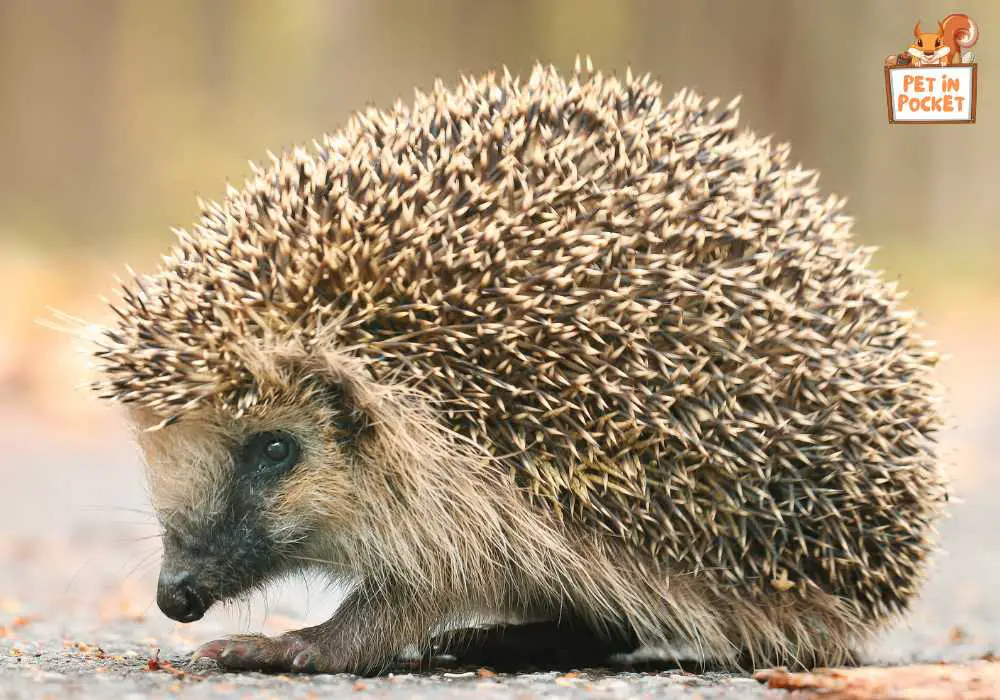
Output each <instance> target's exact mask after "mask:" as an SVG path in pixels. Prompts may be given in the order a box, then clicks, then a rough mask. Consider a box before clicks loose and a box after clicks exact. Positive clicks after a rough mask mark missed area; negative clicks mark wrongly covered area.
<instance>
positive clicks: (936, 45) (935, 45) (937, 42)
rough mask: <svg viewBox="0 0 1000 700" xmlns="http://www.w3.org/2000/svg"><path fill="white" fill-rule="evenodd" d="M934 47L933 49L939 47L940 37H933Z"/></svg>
mask: <svg viewBox="0 0 1000 700" xmlns="http://www.w3.org/2000/svg"><path fill="white" fill-rule="evenodd" d="M934 48H935V49H939V48H941V40H940V39H935V40H934Z"/></svg>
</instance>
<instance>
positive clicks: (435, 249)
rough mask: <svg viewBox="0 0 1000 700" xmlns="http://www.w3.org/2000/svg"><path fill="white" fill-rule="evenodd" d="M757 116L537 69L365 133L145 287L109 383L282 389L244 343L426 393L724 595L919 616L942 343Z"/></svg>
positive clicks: (224, 207) (124, 392)
mask: <svg viewBox="0 0 1000 700" xmlns="http://www.w3.org/2000/svg"><path fill="white" fill-rule="evenodd" d="M734 110H735V104H730V105H729V106H728V107H727V108H725V109H723V110H721V111H717V105H716V103H715V102H711V103H708V104H704V103H703V102H702V100H701V99H700V98H698V97H697V96H695V95H693V94H691V93H688V92H682V93H680V94H678V95H677V96H676V97H674V98H673V99H672V100H671V101H670V102H669V104H666V105H663V104H662V103H661V101H660V88H659V86H658V85H656V84H654V83H653V82H652V81H651V80H649V78H648V77H643V78H639V79H634V78H632V76H631V75H629V76H627V78H626V79H625V80H624V81H618V80H616V79H614V78H605V77H602V76H601V75H600V74H590V73H588V74H580V73H579V72H578V73H577V74H576V75H575V76H574V77H573V78H571V79H570V80H568V81H565V80H563V79H562V78H560V77H559V75H558V74H557V73H556V72H555V71H554V69H551V68H542V67H538V68H536V70H535V71H534V72H533V73H532V75H531V77H530V78H529V80H528V82H527V83H526V84H525V85H523V86H522V85H520V84H519V82H518V81H517V80H514V79H513V78H511V77H510V76H509V75H507V74H504V76H503V77H501V78H499V79H496V78H494V77H493V76H489V77H487V78H486V79H484V80H479V81H472V80H465V81H464V82H463V83H462V85H461V87H459V88H457V89H455V90H454V91H449V90H446V89H445V88H444V87H443V86H442V85H440V84H438V85H436V86H435V89H434V91H433V92H432V93H430V94H429V95H420V94H418V95H417V98H416V101H415V104H414V105H413V106H412V107H405V106H403V105H401V104H397V105H396V106H395V107H394V108H393V109H391V110H388V111H377V110H369V111H367V112H365V113H363V114H358V115H356V116H355V117H354V118H353V119H352V120H351V122H350V123H349V124H348V125H347V127H346V128H345V129H344V130H343V131H342V132H340V133H338V134H336V135H333V136H331V137H327V138H325V139H324V140H323V143H322V144H317V145H316V146H315V148H314V150H313V151H312V152H306V151H304V150H301V149H296V150H295V151H294V152H292V153H291V154H290V155H285V156H283V157H281V158H275V159H274V160H273V163H272V165H271V167H269V168H267V169H256V170H255V172H254V176H253V178H252V179H251V180H250V181H248V182H247V183H246V185H245V186H244V187H243V188H242V189H240V190H233V189H231V190H230V191H229V193H228V195H227V197H226V199H225V200H224V201H223V202H222V203H221V204H215V203H211V204H208V205H207V206H206V207H205V208H204V214H203V216H202V219H201V221H200V223H199V224H198V226H197V227H196V229H195V231H194V232H193V233H192V234H187V233H184V232H180V234H179V235H180V237H181V243H180V246H179V247H178V248H177V249H176V250H175V252H174V253H173V254H172V256H171V257H169V258H166V259H165V261H164V265H163V267H162V270H161V271H160V272H158V273H156V274H154V275H152V276H147V277H142V278H137V279H135V280H134V281H133V282H132V283H130V284H129V285H128V286H127V287H126V288H125V290H124V293H123V299H124V306H125V309H124V311H123V312H122V314H121V315H122V320H121V322H120V323H119V324H118V327H117V328H115V329H113V330H109V331H108V333H107V339H106V342H105V345H104V347H103V348H102V350H101V351H100V352H99V353H98V354H99V356H100V359H101V360H102V362H103V365H104V369H105V377H104V380H103V381H102V382H101V383H100V385H99V389H100V390H101V391H102V392H103V393H104V394H105V395H107V396H111V397H115V398H117V399H119V400H123V401H139V402H142V403H144V404H146V405H148V406H150V407H152V408H154V409H155V410H157V411H158V412H160V413H161V414H163V416H164V417H165V418H174V417H180V416H182V415H183V414H184V413H185V412H187V411H190V410H191V409H193V408H195V407H197V406H199V405H203V404H206V403H211V404H217V405H220V406H223V407H227V408H229V409H231V410H233V411H234V412H236V413H240V412H242V411H245V410H246V409H248V408H249V407H250V406H252V405H254V404H258V403H266V402H267V401H268V399H269V397H268V394H267V391H268V390H267V388H266V387H259V386H257V384H256V381H255V379H254V377H253V376H252V374H251V373H250V372H249V370H248V369H247V368H246V366H245V364H244V363H243V360H242V357H243V356H244V355H243V353H242V350H241V348H245V347H249V346H252V344H254V343H259V342H261V341H262V339H265V338H272V337H273V338H278V339H287V338H294V339H296V341H298V342H301V343H303V344H304V345H305V346H306V347H314V346H320V347H325V346H326V345H327V344H330V345H332V346H334V347H337V348H339V349H342V350H345V349H346V350H347V351H349V352H351V353H352V354H354V355H356V356H357V357H359V358H362V359H363V360H365V361H366V362H367V365H368V369H369V371H370V373H371V375H372V377H373V378H375V379H380V378H386V377H388V376H390V375H391V376H394V377H399V376H401V377H403V378H405V379H408V380H410V381H412V382H414V383H415V384H417V385H418V386H419V388H420V389H421V390H422V391H423V392H425V393H426V394H427V395H428V396H429V397H430V398H432V399H434V400H435V402H436V404H437V406H438V407H439V410H440V412H441V417H442V421H443V422H444V424H446V425H448V426H449V427H452V428H454V429H455V430H457V431H458V432H460V433H462V434H463V435H465V436H467V437H470V438H472V439H473V440H475V441H476V442H477V443H478V444H480V445H481V446H482V447H483V448H484V449H486V450H488V451H490V452H491V453H493V454H494V455H495V456H497V457H498V458H500V459H503V460H504V462H505V463H506V464H507V465H509V468H510V472H511V474H512V475H513V478H515V479H516V481H517V482H518V483H519V484H521V485H522V486H523V487H524V488H525V490H526V492H527V493H528V494H529V496H530V497H531V498H532V499H533V500H534V502H535V503H537V504H538V505H539V507H543V508H547V509H550V510H552V511H553V512H554V513H556V514H557V515H558V516H559V517H561V518H563V519H564V520H565V521H566V522H567V523H568V524H569V525H570V526H571V527H580V528H583V529H586V528H591V529H592V528H598V529H600V530H602V531H606V532H607V533H609V534H610V535H611V536H613V537H620V538H623V539H624V540H625V541H627V542H629V543H630V544H632V545H634V546H636V547H638V548H640V550H641V551H644V552H646V553H647V554H648V555H651V556H653V557H655V558H656V559H658V560H661V561H669V562H672V565H673V566H674V567H675V569H676V568H679V569H680V570H683V571H691V572H695V571H702V572H704V573H706V575H707V576H708V577H709V578H710V579H711V580H713V581H714V582H715V583H714V584H713V585H715V586H717V587H719V588H727V587H732V586H737V587H740V588H742V589H744V590H745V591H746V592H747V593H748V594H757V593H762V592H764V591H766V590H767V589H768V586H769V585H773V586H775V587H777V588H779V589H781V588H784V587H787V585H788V583H789V582H790V583H791V584H794V585H798V586H800V587H801V588H802V590H805V589H806V588H808V587H810V586H816V585H819V586H821V587H823V588H824V589H826V590H828V591H829V592H834V593H838V594H843V595H846V596H848V597H849V598H852V599H856V600H858V601H860V603H861V605H862V607H863V608H865V609H871V610H877V611H883V610H894V609H896V608H898V607H900V606H901V605H903V604H904V602H905V599H906V597H907V596H908V595H909V594H910V592H911V589H912V585H913V582H914V581H915V579H916V577H917V573H918V570H919V569H920V567H921V566H922V561H923V559H924V558H925V555H926V553H927V551H928V550H929V548H930V544H929V542H928V536H929V533H930V529H931V523H932V521H933V519H934V518H935V517H936V513H937V510H938V507H939V501H940V500H941V499H942V498H943V487H942V485H941V478H940V475H939V473H938V471H937V468H936V460H935V455H934V449H933V433H934V431H935V430H936V428H937V425H938V418H937V413H936V408H935V407H934V405H933V393H934V392H933V385H932V383H931V382H930V380H929V378H928V370H929V368H930V367H931V366H932V365H933V364H934V362H935V360H936V356H935V355H934V353H933V352H932V350H931V349H930V348H929V346H928V345H927V344H926V343H924V342H923V341H922V340H921V339H920V338H919V337H918V335H917V334H916V333H915V332H914V330H913V327H912V321H911V318H910V317H909V316H908V315H907V314H905V313H904V312H902V311H901V310H900V309H899V308H898V306H897V301H896V294H895V291H894V289H893V288H892V286H891V285H888V284H886V283H884V282H883V281H882V280H881V279H880V277H879V276H878V275H877V274H876V273H874V272H872V271H870V270H869V269H868V267H867V266H868V263H869V251H867V250H864V249H861V248H858V247H856V246H855V245H854V244H853V243H852V241H851V234H850V230H849V227H850V221H849V219H848V218H846V217H845V216H843V215H842V213H841V203H840V202H839V201H837V200H836V199H833V198H828V199H827V198H821V197H820V196H819V195H818V193H817V190H816V187H815V176H814V174H813V173H811V172H809V171H805V170H802V169H799V168H796V167H791V166H790V165H789V164H788V162H787V149H785V148H784V147H772V146H771V145H770V143H769V142H768V141H767V140H762V139H759V138H757V137H755V136H754V135H752V134H749V133H742V134H737V132H736V126H737V116H736V113H735V111H734Z"/></svg>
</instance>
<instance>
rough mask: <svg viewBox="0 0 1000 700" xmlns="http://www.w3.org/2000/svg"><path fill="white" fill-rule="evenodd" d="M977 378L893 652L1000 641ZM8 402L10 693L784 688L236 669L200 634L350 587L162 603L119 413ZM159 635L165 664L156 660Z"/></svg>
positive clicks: (294, 614) (926, 655)
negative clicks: (51, 417) (90, 418)
mask: <svg viewBox="0 0 1000 700" xmlns="http://www.w3.org/2000/svg"><path fill="white" fill-rule="evenodd" d="M990 352H991V353H993V354H991V355H989V359H990V363H989V364H986V365H981V366H980V369H982V367H986V368H987V369H988V370H989V372H990V373H991V374H989V375H988V376H987V381H986V382H985V383H984V381H983V377H982V375H981V374H980V376H978V377H977V381H976V383H975V385H974V386H970V388H969V392H971V393H970V394H969V395H970V396H975V398H976V403H975V405H972V404H969V405H968V406H966V407H965V410H964V411H962V412H960V416H959V419H958V422H959V425H957V426H956V427H955V428H954V429H953V430H952V431H951V432H950V434H949V437H948V441H947V445H946V458H947V459H948V460H949V463H952V464H958V466H959V467H960V468H959V469H958V472H957V474H956V477H957V482H956V491H957V492H958V495H959V496H960V498H961V501H962V502H960V503H957V504H955V507H954V508H953V513H954V515H953V517H952V518H950V519H949V520H947V521H946V522H945V523H944V524H943V527H942V536H943V541H942V545H943V548H944V549H945V550H946V551H947V555H946V556H943V557H942V558H941V559H940V561H939V564H938V567H937V569H936V571H935V573H934V575H933V577H932V578H931V580H930V582H929V584H928V585H927V586H926V588H925V591H924V595H923V597H922V598H921V600H920V601H918V603H917V605H916V606H915V608H914V610H913V611H912V614H911V615H910V616H909V617H908V618H907V620H906V622H905V623H904V624H902V625H900V626H899V627H898V628H896V629H895V630H893V631H892V632H891V633H889V634H887V635H886V636H885V637H884V638H883V639H881V640H880V641H879V644H878V645H877V647H876V648H875V649H873V650H872V652H871V656H870V658H871V660H872V661H874V662H879V663H889V662H914V661H921V660H927V661H934V660H956V661H957V660H971V659H975V658H980V657H982V656H984V655H986V654H988V653H992V652H994V651H1000V597H998V596H996V595H995V592H994V590H993V584H994V582H995V581H997V580H1000V557H998V556H997V552H998V548H997V545H996V533H997V532H1000V508H997V507H996V495H997V494H998V493H1000V490H998V489H1000V468H997V466H996V462H995V459H994V455H996V454H997V453H998V452H1000V392H998V391H992V392H989V391H985V390H984V387H997V388H1000V369H998V368H1000V362H996V361H995V360H997V359H1000V358H997V357H994V355H995V354H996V353H995V352H993V351H992V350H991V351H990ZM4 405H5V404H4V403H3V402H2V401H0V438H3V439H2V441H0V444H3V446H4V447H3V450H0V454H2V455H3V458H2V459H0V474H2V475H3V481H2V482H0V483H2V484H3V491H2V496H0V498H2V501H0V503H2V505H0V699H5V698H27V697H31V698H35V697H53V698H64V697H88V698H104V697H106V698H112V697H113V698H117V699H121V700H124V699H126V698H132V697H174V696H177V695H182V696H184V697H193V698H200V697H204V698H209V697H211V698H245V697H254V698H256V697H282V698H284V697H288V698H318V697H327V696H333V697H337V696H341V695H344V696H347V695H360V696H365V695H373V696H380V697H381V696H384V697H422V696H426V697H446V698H447V697H451V698H459V697H466V696H473V695H474V696H475V697H480V698H485V697H505V698H506V697H517V698H533V697H553V698H554V697H566V696H570V695H576V694H581V693H586V694H587V695H595V696H599V697H609V698H639V697H666V698H671V697H704V698H712V697H734V698H735V697H740V698H743V697H751V698H752V697H760V698H765V697H775V698H778V697H785V693H784V691H779V690H769V689H767V688H766V687H764V686H762V685H760V684H758V683H757V682H756V681H754V680H752V679H751V678H749V677H748V676H740V675H728V674H705V675H694V674H690V673H685V672H683V671H680V670H659V671H652V672H644V673H612V672H582V673H578V674H574V673H568V674H567V673H554V672H553V673H532V674H518V675H496V676H494V675H492V674H488V673H483V674H477V673H474V672H471V673H465V674H444V673H435V674H409V673H403V674H396V675H393V676H389V677H383V678H378V679H358V678H356V677H353V676H315V677H291V676H265V675H260V674H223V673H219V672H218V671H216V670H215V669H214V667H213V666H212V664H211V662H209V661H207V660H205V661H202V662H199V664H197V665H195V666H189V665H188V664H187V663H186V657H187V655H188V654H189V653H190V652H191V651H192V650H193V648H194V647H195V646H197V645H198V644H199V643H201V642H203V641H207V640H209V639H212V638H214V637H216V636H219V635H225V634H229V633H233V632H244V631H254V632H264V633H268V634H273V633H276V632H279V631H282V630H285V629H289V628H293V627H296V626H302V625H303V624H311V623H315V622H319V621H320V620H323V619H325V617H326V616H327V615H328V613H329V612H330V611H331V610H332V609H333V607H334V606H335V605H336V595H334V594H333V593H331V592H328V591H324V590H322V589H321V588H320V587H319V586H318V585H317V584H316V583H315V582H312V583H310V582H308V581H298V582H291V583H290V584H289V585H288V586H286V587H283V588H282V589H281V590H279V591H275V592H273V593H272V594H270V595H269V596H268V597H267V599H266V600H264V599H260V598H258V599H254V600H252V601H250V603H249V604H245V605H241V606H234V607H231V608H228V609H218V610H213V611H212V612H210V613H209V614H208V615H207V616H206V617H205V619H204V620H202V621H200V622H198V623H196V624H194V625H180V624H177V623H173V622H171V621H170V620H167V619H166V618H164V617H163V616H162V615H161V614H160V613H159V611H158V610H157V609H156V606H155V604H154V603H153V591H154V587H155V578H156V572H157V566H158V547H159V545H158V542H157V540H156V539H155V537H151V535H153V534H154V533H155V529H154V528H153V526H152V524H151V517H150V515H149V512H148V504H147V502H146V495H145V492H144V487H143V484H142V481H141V478H142V477H141V471H140V468H139V464H138V462H137V459H136V455H135V454H134V452H133V449H132V447H131V445H130V443H129V441H128V439H127V438H126V437H125V435H124V434H123V432H122V431H121V429H120V428H115V427H112V428H108V427H107V426H106V425H104V424H103V423H98V424H95V426H96V427H94V428H93V430H92V431H89V434H84V433H85V432H87V431H82V430H79V431H77V434H76V435H75V436H72V437H70V436H63V437H53V436H51V435H50V434H48V433H47V432H46V431H45V425H46V423H45V421H44V420H39V419H37V418H34V419H30V418H27V417H25V416H24V415H22V414H21V412H19V411H18V410H17V409H16V408H14V407H13V405H12V404H10V403H9V402H8V404H7V405H8V406H9V407H8V408H7V409H4V408H3V406H4ZM157 650H159V657H158V658H159V660H160V661H159V663H156V662H154V663H152V664H151V662H150V660H151V659H153V658H155V657H156V654H157Z"/></svg>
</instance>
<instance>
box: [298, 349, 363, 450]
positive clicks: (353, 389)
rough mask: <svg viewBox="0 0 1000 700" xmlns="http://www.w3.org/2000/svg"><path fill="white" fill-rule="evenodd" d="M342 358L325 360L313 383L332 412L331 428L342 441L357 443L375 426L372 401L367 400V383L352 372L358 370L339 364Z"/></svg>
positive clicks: (347, 364) (318, 394)
mask: <svg viewBox="0 0 1000 700" xmlns="http://www.w3.org/2000/svg"><path fill="white" fill-rule="evenodd" d="M339 359H340V358H337V357H336V356H328V357H325V358H324V362H323V366H322V367H321V368H320V371H319V372H317V373H315V374H314V375H313V380H314V381H315V382H316V384H317V386H316V389H317V398H318V399H319V401H320V402H321V403H322V404H323V405H324V406H325V407H326V408H328V409H329V410H330V416H331V418H330V423H331V426H332V427H333V428H334V429H335V430H336V431H337V433H338V434H339V435H340V436H341V438H342V439H343V440H345V441H348V442H354V441H355V440H358V439H360V438H362V437H363V436H364V435H365V434H366V433H368V432H369V431H370V430H371V429H372V426H373V425H374V421H373V419H372V416H371V415H370V411H369V410H367V405H368V404H369V403H370V402H369V401H366V400H365V396H366V395H367V394H368V393H369V392H367V391H366V390H365V385H364V381H365V380H364V379H363V378H362V377H361V376H359V375H358V374H357V372H356V371H352V370H355V369H356V368H354V367H351V366H350V364H349V363H346V364H345V363H343V362H339V361H338V360H339Z"/></svg>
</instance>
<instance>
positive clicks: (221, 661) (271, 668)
mask: <svg viewBox="0 0 1000 700" xmlns="http://www.w3.org/2000/svg"><path fill="white" fill-rule="evenodd" d="M413 600H419V598H416V597H414V596H412V595H411V596H406V597H405V598H403V597H401V596H393V597H388V596H384V595H383V596H378V597H374V596H369V595H365V594H364V593H363V592H361V591H355V592H354V593H352V594H351V595H349V596H348V597H347V599H346V600H345V601H344V603H343V604H342V605H341V607H340V608H339V609H338V610H337V612H336V613H335V614H334V616H333V617H332V618H330V619H329V620H327V621H326V622H324V623H322V624H320V625H316V626H315V627H307V628H304V629H300V630H295V631H292V632H286V633H285V634H282V635H279V636H277V637H266V636H261V635H240V636H235V637H230V638H227V639H219V640H215V641H212V642H209V643H208V644H204V645H202V646H201V647H199V649H198V650H197V651H195V653H194V655H193V656H192V657H191V660H192V661H194V660H196V659H199V658H210V659H213V660H214V661H215V662H216V663H217V664H218V665H219V667H220V668H222V669H224V670H230V671H265V672H272V673H274V672H299V673H343V672H351V673H362V674H365V673H378V672H380V671H383V670H385V669H387V668H389V667H390V666H391V664H392V662H393V660H394V659H395V658H396V657H397V655H398V654H399V653H400V652H401V651H402V650H403V649H404V648H405V647H406V646H407V645H409V644H411V643H413V642H424V643H425V642H426V641H427V638H428V631H429V630H430V629H431V628H432V627H433V624H434V622H436V621H432V620H430V618H429V617H428V614H427V613H426V612H425V610H426V609H425V608H423V607H422V606H417V605H413V604H412V602H413Z"/></svg>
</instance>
